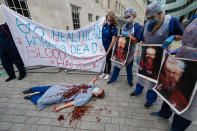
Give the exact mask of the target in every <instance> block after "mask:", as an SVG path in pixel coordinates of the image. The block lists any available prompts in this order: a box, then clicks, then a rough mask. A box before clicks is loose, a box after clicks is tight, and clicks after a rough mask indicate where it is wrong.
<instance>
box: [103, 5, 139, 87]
mask: <svg viewBox="0 0 197 131" xmlns="http://www.w3.org/2000/svg"><path fill="white" fill-rule="evenodd" d="M136 15H137V14H136V12H135V10H134V9H133V8H126V9H125V12H124V17H125V19H126V24H125V25H124V26H123V27H122V31H121V35H122V36H129V37H130V38H131V43H130V44H132V46H130V48H129V54H128V57H127V61H126V71H127V80H128V83H129V85H130V86H133V82H132V81H133V74H132V66H133V58H134V53H135V47H136V46H135V45H136V44H137V43H138V42H139V41H140V40H141V33H142V27H141V25H140V24H139V23H138V22H136V21H135V18H136ZM122 67H123V66H122V65H120V64H119V63H115V62H114V70H113V74H112V77H111V79H110V80H109V81H108V82H107V83H108V84H110V83H113V82H115V81H116V80H117V79H118V75H119V72H120V70H121V68H122Z"/></svg>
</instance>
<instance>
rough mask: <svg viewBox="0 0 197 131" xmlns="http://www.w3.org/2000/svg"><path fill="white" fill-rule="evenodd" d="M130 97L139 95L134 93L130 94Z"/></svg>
mask: <svg viewBox="0 0 197 131" xmlns="http://www.w3.org/2000/svg"><path fill="white" fill-rule="evenodd" d="M130 96H138V95H137V94H135V92H132V93H131V94H130Z"/></svg>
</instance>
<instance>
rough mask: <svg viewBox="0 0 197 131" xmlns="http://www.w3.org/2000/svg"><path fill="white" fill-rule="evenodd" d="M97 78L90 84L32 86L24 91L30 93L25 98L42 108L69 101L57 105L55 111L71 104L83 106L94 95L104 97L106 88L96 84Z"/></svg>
mask: <svg viewBox="0 0 197 131" xmlns="http://www.w3.org/2000/svg"><path fill="white" fill-rule="evenodd" d="M97 79H98V77H95V78H93V79H92V80H91V81H90V83H89V84H79V85H69V84H67V85H55V86H42V87H32V88H30V89H26V90H24V91H23V93H24V94H27V93H28V94H27V95H25V97H24V99H30V100H31V102H32V103H34V104H36V105H37V106H38V108H39V109H40V110H42V109H44V108H45V107H46V106H47V105H51V104H57V103H63V102H68V103H66V104H64V105H62V106H59V107H55V108H54V109H53V112H57V111H59V110H61V109H64V108H67V107H70V106H83V105H85V104H87V103H88V102H89V101H90V100H91V99H92V98H93V97H94V96H95V97H98V98H104V96H105V92H104V90H103V89H100V88H98V87H95V85H94V83H95V81H96V80H97Z"/></svg>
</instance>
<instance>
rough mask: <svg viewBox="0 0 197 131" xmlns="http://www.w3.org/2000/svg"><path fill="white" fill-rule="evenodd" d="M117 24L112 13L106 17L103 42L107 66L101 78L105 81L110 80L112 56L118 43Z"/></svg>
mask: <svg viewBox="0 0 197 131" xmlns="http://www.w3.org/2000/svg"><path fill="white" fill-rule="evenodd" d="M116 25H117V22H116V18H115V14H114V13H113V12H112V11H110V12H109V13H108V14H107V15H106V23H105V24H104V25H103V28H102V42H103V46H104V48H105V51H106V65H105V70H104V73H102V74H101V75H100V78H102V77H104V76H105V77H104V79H105V80H106V79H109V77H110V71H111V60H110V59H111V55H112V47H113V45H114V43H115V41H116V37H117V35H118V29H117V27H116Z"/></svg>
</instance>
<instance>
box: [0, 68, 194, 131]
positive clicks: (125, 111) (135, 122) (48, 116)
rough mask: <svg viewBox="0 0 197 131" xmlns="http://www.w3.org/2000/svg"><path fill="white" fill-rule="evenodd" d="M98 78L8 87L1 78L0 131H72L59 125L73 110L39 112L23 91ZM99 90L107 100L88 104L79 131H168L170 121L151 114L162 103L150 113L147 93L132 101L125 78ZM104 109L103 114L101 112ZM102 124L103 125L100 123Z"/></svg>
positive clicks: (53, 78)
mask: <svg viewBox="0 0 197 131" xmlns="http://www.w3.org/2000/svg"><path fill="white" fill-rule="evenodd" d="M36 71H49V72H58V70H57V68H44V69H40V70H36ZM94 76H95V75H82V74H80V75H79V74H67V73H65V72H64V71H62V72H60V73H28V75H27V77H26V78H25V79H24V80H22V81H18V80H13V81H11V82H8V83H5V82H4V80H5V79H6V78H7V76H4V77H0V131H4V130H15V131H16V130H23V131H29V130H30V131H32V130H37V131H72V130H73V129H72V127H71V125H69V118H66V120H65V121H63V122H62V123H59V122H58V121H57V118H58V116H59V115H60V114H64V115H65V116H67V115H68V112H70V111H72V109H73V108H72V107H71V108H68V109H64V110H62V111H60V112H58V113H53V112H52V109H53V107H54V106H50V107H48V108H46V109H44V110H43V111H39V110H37V108H36V106H35V105H33V104H32V103H31V102H30V101H27V100H24V99H23V94H22V91H23V90H24V89H25V88H29V87H32V86H39V85H55V84H63V83H88V82H89V80H91V78H93V77H94ZM96 85H97V86H98V87H102V88H104V90H105V92H106V97H105V99H103V100H99V99H97V100H96V101H91V102H90V103H89V104H92V105H93V109H92V110H91V112H90V113H89V114H87V115H85V116H84V117H83V118H82V120H81V121H79V122H78V125H77V126H78V129H76V131H77V130H105V131H167V130H168V129H169V127H170V123H171V119H170V120H160V119H155V118H152V117H151V116H150V115H149V113H150V112H152V111H157V110H158V109H159V108H160V106H161V100H160V99H159V100H158V101H157V103H156V104H155V105H154V106H153V107H152V108H151V109H149V110H147V109H144V107H143V105H144V102H145V91H144V92H143V95H141V96H138V97H130V96H129V93H130V92H131V91H133V90H134V88H130V87H129V86H128V84H127V81H126V77H125V76H120V77H119V79H118V81H117V82H116V83H115V84H112V85H106V81H104V80H98V81H96ZM98 109H103V110H98ZM99 120H100V121H99ZM196 130H197V122H193V124H192V126H190V128H189V129H188V130H187V131H196Z"/></svg>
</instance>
